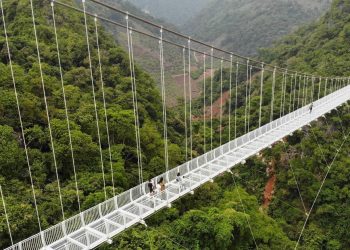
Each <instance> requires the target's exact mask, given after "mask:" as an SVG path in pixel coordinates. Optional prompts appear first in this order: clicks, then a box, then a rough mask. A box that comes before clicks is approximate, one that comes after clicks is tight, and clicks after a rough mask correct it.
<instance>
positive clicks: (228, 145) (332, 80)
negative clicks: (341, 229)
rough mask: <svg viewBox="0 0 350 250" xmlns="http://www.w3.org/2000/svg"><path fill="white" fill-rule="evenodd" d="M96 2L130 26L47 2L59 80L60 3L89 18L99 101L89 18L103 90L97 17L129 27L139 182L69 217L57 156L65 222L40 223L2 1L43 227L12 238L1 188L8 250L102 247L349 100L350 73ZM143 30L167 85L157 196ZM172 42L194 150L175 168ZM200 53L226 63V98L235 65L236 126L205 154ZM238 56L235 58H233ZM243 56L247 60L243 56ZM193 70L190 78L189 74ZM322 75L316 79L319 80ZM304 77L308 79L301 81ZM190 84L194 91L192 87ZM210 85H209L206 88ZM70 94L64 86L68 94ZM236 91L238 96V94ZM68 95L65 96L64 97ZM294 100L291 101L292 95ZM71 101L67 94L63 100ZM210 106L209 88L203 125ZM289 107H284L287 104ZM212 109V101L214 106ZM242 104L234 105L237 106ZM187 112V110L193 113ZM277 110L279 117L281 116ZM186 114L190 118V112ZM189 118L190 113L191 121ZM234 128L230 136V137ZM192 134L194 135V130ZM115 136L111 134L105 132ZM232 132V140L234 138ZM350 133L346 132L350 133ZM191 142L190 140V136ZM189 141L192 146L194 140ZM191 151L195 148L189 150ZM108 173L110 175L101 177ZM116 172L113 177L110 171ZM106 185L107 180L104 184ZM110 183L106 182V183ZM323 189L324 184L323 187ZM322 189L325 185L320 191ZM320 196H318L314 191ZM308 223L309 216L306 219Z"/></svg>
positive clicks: (232, 93) (163, 93)
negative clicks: (256, 86) (144, 133)
mask: <svg viewBox="0 0 350 250" xmlns="http://www.w3.org/2000/svg"><path fill="white" fill-rule="evenodd" d="M91 2H94V3H95V4H98V5H100V6H103V7H106V8H109V9H111V10H113V11H116V12H118V13H121V14H123V15H125V24H121V23H118V22H116V21H114V20H111V19H108V18H105V17H103V16H98V15H95V14H92V13H89V12H87V11H86V5H85V4H86V3H85V1H84V0H83V1H82V8H79V7H76V6H72V5H69V4H66V3H63V2H59V1H55V2H51V3H47V4H48V5H50V6H51V7H50V9H51V11H52V18H53V30H54V31H55V38H56V39H55V42H56V47H57V56H58V57H57V63H58V66H59V68H60V75H61V80H62V81H61V83H62V90H63V91H64V83H63V74H62V66H61V59H60V45H59V42H58V39H57V37H58V34H57V28H56V22H55V11H54V10H55V5H59V6H60V7H62V8H69V9H72V10H74V11H76V12H79V13H81V14H83V15H84V22H85V27H86V30H85V34H86V41H87V50H88V51H87V54H88V58H89V67H90V73H91V75H90V77H91V83H92V91H93V96H94V100H95V93H94V89H95V82H94V81H95V79H94V76H93V73H92V68H93V64H92V62H91V48H90V46H89V44H90V43H89V36H91V33H90V32H89V31H88V24H87V23H88V22H89V21H91V20H90V18H92V19H93V22H94V24H95V28H96V29H95V35H96V41H97V44H96V47H97V53H98V58H99V65H98V68H99V71H100V77H101V82H102V91H103V74H102V72H103V69H102V65H101V56H100V48H99V39H98V38H99V37H98V28H97V27H98V26H97V22H98V20H100V21H101V22H107V23H111V24H114V25H117V26H119V27H122V28H124V29H125V32H126V35H127V41H128V44H127V45H128V55H129V63H130V71H131V72H130V84H131V86H132V94H133V95H132V98H133V106H134V118H135V137H136V138H135V139H136V145H137V156H138V167H139V182H140V184H139V185H138V186H136V187H134V188H132V189H130V190H127V191H125V192H123V193H120V194H115V195H114V197H112V198H109V199H107V198H106V200H105V201H104V202H102V203H100V204H98V205H96V206H94V207H91V208H89V209H87V210H85V211H81V210H80V211H79V213H78V214H77V215H75V216H73V217H70V218H66V217H65V211H64V209H63V204H62V203H63V201H62V196H61V193H60V192H61V191H60V188H61V186H60V176H59V171H58V169H57V164H56V162H55V163H54V165H55V170H56V178H57V183H58V191H59V197H60V205H61V208H62V218H63V220H62V222H61V223H59V224H57V225H54V226H52V227H49V228H47V229H42V225H41V224H40V214H39V211H38V208H37V200H36V191H35V189H34V183H33V179H32V170H31V165H30V162H29V159H28V151H27V150H28V149H27V148H26V143H25V136H24V127H23V121H22V116H21V109H20V102H19V100H18V95H17V88H16V75H15V73H14V70H13V68H12V61H11V47H10V43H9V37H8V32H7V23H6V20H5V13H4V8H3V4H2V0H0V3H1V15H2V22H3V28H4V34H5V41H6V49H7V55H8V59H9V66H10V68H11V77H12V80H13V86H14V91H15V94H16V98H17V108H18V115H19V122H20V125H21V129H22V131H21V132H22V138H23V140H24V147H25V152H26V156H27V164H28V172H29V176H30V179H31V186H32V193H33V200H34V206H35V209H36V215H37V217H38V224H39V229H40V231H39V232H38V233H37V234H36V235H33V236H31V237H30V238H27V239H24V240H22V241H20V242H17V243H15V242H13V239H12V233H11V226H10V224H11V221H10V220H9V217H8V215H7V212H6V197H5V195H4V194H3V192H2V189H1V186H0V191H1V192H0V193H1V198H2V205H3V208H4V212H5V218H6V222H7V225H8V231H9V236H10V238H11V243H12V245H11V246H9V247H8V248H6V249H7V250H34V249H55V250H61V249H62V250H63V249H72V250H75V249H77V250H78V249H93V248H96V247H98V246H100V245H101V244H103V243H111V242H112V239H113V237H115V236H116V235H118V234H119V233H121V232H123V231H124V230H126V229H127V228H129V227H132V226H133V225H135V224H139V223H141V224H145V219H146V218H147V217H149V216H151V215H152V214H154V213H156V212H157V211H158V210H160V209H163V208H166V207H170V206H171V204H172V203H173V202H174V201H176V200H177V199H179V198H181V197H183V196H185V195H187V194H193V192H194V190H195V189H196V188H198V187H200V186H201V185H203V184H204V183H206V182H210V181H213V180H214V178H215V177H217V176H219V175H221V174H223V173H225V172H228V173H231V174H232V172H231V169H232V168H234V167H235V166H237V165H239V164H245V161H246V159H248V158H249V157H252V156H254V155H256V154H259V152H261V151H262V150H263V149H265V148H267V147H271V146H272V145H273V144H275V143H277V142H279V141H281V140H283V138H284V137H286V136H289V135H291V134H293V132H295V131H296V130H298V129H300V128H302V127H304V126H306V125H310V123H311V122H312V121H315V120H317V119H319V118H320V117H324V116H325V114H327V113H329V112H331V111H332V110H334V109H337V107H339V106H341V105H343V104H344V103H347V102H348V101H349V99H350V85H349V78H347V77H332V76H329V77H322V76H313V75H309V74H306V73H300V72H293V71H290V70H287V69H285V68H281V67H277V66H273V65H269V64H265V63H263V62H259V61H255V60H252V59H249V58H246V57H243V56H240V55H237V54H234V53H231V52H228V51H225V50H222V49H220V48H215V47H213V46H211V45H208V44H206V43H203V42H201V41H198V40H194V39H192V38H190V37H188V36H184V35H182V34H180V33H177V32H175V31H172V30H170V29H166V28H164V27H162V26H159V25H157V24H154V23H151V22H149V21H147V20H143V19H142V18H140V17H137V16H134V15H131V14H129V13H127V12H123V11H122V10H119V9H116V8H115V7H113V6H110V5H107V4H105V3H101V2H99V1H95V0H91ZM30 6H31V15H32V21H33V31H34V34H35V39H36V41H35V42H36V46H37V58H38V62H39V65H40V73H41V80H42V87H43V93H44V100H45V105H46V112H47V119H48V121H47V122H48V129H49V131H50V141H51V144H52V153H53V159H54V160H55V151H54V143H53V137H52V133H51V128H50V118H49V117H50V115H49V110H48V105H47V102H46V93H45V81H44V77H43V72H42V69H41V55H40V47H39V41H38V36H37V31H36V22H35V10H34V8H33V3H32V0H30ZM130 19H135V20H137V21H140V22H143V23H145V24H148V25H151V26H153V27H156V28H159V36H158V37H157V36H154V35H152V34H148V33H144V32H143V31H138V30H135V29H132V28H131V27H130V26H129V20H130ZM135 32H138V33H139V34H142V35H144V36H148V37H153V38H154V39H156V41H157V42H158V45H159V56H160V57H159V59H160V60H159V62H160V86H161V96H162V107H163V125H164V128H163V129H164V131H163V132H164V134H163V135H164V157H165V172H164V173H162V174H161V175H159V176H156V177H154V178H153V179H152V182H153V183H158V182H159V180H161V179H164V181H165V185H166V188H165V190H164V191H162V192H157V193H155V194H150V193H149V189H148V187H147V184H148V183H147V182H144V180H143V176H142V161H141V159H142V156H141V153H142V148H141V143H140V140H141V137H140V123H139V115H138V104H137V102H138V100H137V84H136V80H135V79H136V75H135V59H134V51H133V33H135ZM166 32H168V33H170V34H172V35H176V36H178V37H181V38H185V39H186V41H187V44H185V45H184V44H178V43H177V42H175V41H171V40H166V39H164V37H163V35H164V33H166ZM165 43H169V44H172V45H174V46H177V47H179V48H181V49H182V52H183V54H182V58H183V66H184V72H183V73H184V92H185V94H184V98H185V102H184V103H185V119H186V120H185V125H186V132H185V133H186V135H185V139H186V156H187V155H188V154H189V159H188V161H187V162H184V163H183V164H182V165H179V166H177V167H175V168H172V169H169V164H168V148H167V142H168V135H167V105H166V91H165V88H166V84H165V76H164V75H165V67H164V46H163V44H165ZM193 44H197V45H198V44H199V45H200V46H204V47H207V48H209V51H210V52H209V53H207V52H205V51H203V50H201V49H199V48H195V47H194V45H193ZM215 51H216V52H220V53H222V54H223V55H225V57H224V56H222V57H219V56H215V55H214V52H215ZM186 52H187V53H188V54H187V59H186V56H185V53H186ZM192 52H196V53H198V54H202V55H203V58H204V72H205V70H206V65H205V63H206V58H211V68H213V63H212V62H213V59H214V58H216V59H218V60H219V61H220V62H221V64H220V70H221V88H220V95H221V97H222V95H223V87H222V84H223V63H224V62H226V63H228V65H229V68H230V79H229V82H230V89H229V102H230V105H229V108H230V110H229V128H230V129H231V126H232V127H233V128H232V131H233V132H231V130H230V138H229V140H228V141H227V142H224V140H222V136H221V129H220V146H219V147H217V148H211V150H208V151H206V152H205V153H204V154H202V155H200V156H199V157H195V158H194V157H193V156H192V149H193V145H192V143H193V141H192V117H193V114H192V98H191V93H192V91H191V53H192ZM234 58H235V59H237V60H236V61H235V62H234V61H233V59H234ZM186 61H187V64H188V69H187V70H188V72H186ZM242 61H243V62H242ZM233 65H236V72H235V74H233V73H234V67H233ZM240 66H241V67H246V70H247V75H246V76H247V78H246V83H245V86H244V87H245V93H246V96H243V97H242V98H243V99H244V101H243V104H244V105H245V108H244V109H245V120H244V123H245V124H244V128H245V132H244V134H243V135H240V136H238V134H237V133H236V130H237V119H236V117H237V114H236V111H231V102H232V103H233V104H234V106H235V107H236V108H237V102H238V101H237V99H238V94H237V89H238V79H237V75H238V68H239V67H240ZM253 68H254V69H257V70H258V73H259V74H260V79H261V81H260V90H259V93H260V99H259V111H258V112H259V120H258V122H257V124H258V126H257V127H256V128H255V129H251V128H250V126H249V119H250V118H249V114H250V113H251V110H250V102H251V100H250V95H251V91H250V88H251V83H252V69H253ZM266 72H270V73H271V75H272V90H271V91H272V92H271V100H269V103H270V109H271V110H270V119H269V121H268V122H266V123H265V124H264V122H263V119H262V116H263V114H262V113H263V110H262V106H263V90H264V86H265V84H264V79H265V78H264V73H266ZM278 72H280V73H281V74H283V81H282V83H281V84H282V87H281V89H280V91H281V94H282V98H281V103H280V107H279V114H278V112H277V113H276V112H275V111H276V106H277V105H279V104H276V101H275V100H274V98H275V96H276V92H277V88H276V86H277V83H276V74H278ZM187 73H188V77H187V75H186V74H187ZM233 75H235V76H236V79H234V77H233ZM288 77H289V79H290V84H291V85H290V87H289V86H287V84H288V83H287V79H288ZM212 79H213V75H212V76H211V83H210V84H211V90H212V89H213V86H212V84H213V81H212ZM316 79H318V81H317V82H316ZM303 80H304V81H303ZM309 80H311V84H310V85H309ZM186 84H187V87H188V88H189V90H188V89H187V87H186ZM204 84H205V77H204ZM204 90H205V88H204ZM186 91H188V92H189V100H187V99H186V97H187V93H186ZM63 93H64V92H63ZM212 96H213V93H211V100H210V102H211V104H212V103H213V100H212ZM233 96H235V98H233ZM63 97H64V98H65V95H63ZM288 98H289V100H288ZM103 101H104V111H106V102H105V98H104V95H103ZM64 102H65V105H67V104H66V100H64ZM186 105H188V106H186ZM205 105H206V100H205V93H204V103H203V106H204V107H203V123H204V129H205V126H206V125H207V126H209V127H210V126H211V128H212V126H213V122H212V120H213V111H212V105H211V110H210V111H211V112H210V118H208V117H207V115H206V114H205V112H206V110H207V108H208V107H206V106H205ZM285 106H286V108H285ZM220 107H221V112H220V125H221V123H222V119H223V115H224V112H223V107H224V103H223V98H221V106H220ZM209 109H210V107H209ZM65 110H66V118H67V125H68V131H69V115H68V111H67V110H68V109H67V106H65ZM235 110H236V109H235ZM186 112H189V113H188V114H187V113H186ZM95 114H96V127H97V132H98V135H99V136H100V132H101V131H100V127H99V123H98V121H99V118H98V111H97V107H96V101H95ZM276 114H277V115H276ZM231 115H233V119H232V121H231V118H230V117H231ZM186 117H187V118H186ZM188 118H189V119H188ZM105 119H106V124H107V135H108V118H107V114H106V113H105ZM211 131H212V132H211V135H210V137H211V138H210V139H211V141H212V138H213V129H212V130H211ZM231 134H232V136H231ZM188 135H190V136H188ZM107 137H108V138H109V136H107ZM231 137H232V138H231ZM346 138H347V137H346ZM187 140H189V142H188V141H187ZM108 144H109V157H110V158H111V147H110V142H109V141H108ZM188 145H189V146H188ZM70 147H71V152H72V161H73V168H74V174H75V183H76V190H77V199H78V201H79V188H78V183H77V177H76V169H75V166H74V154H73V153H74V152H73V146H72V140H71V137H70ZM99 148H100V154H101V165H102V169H101V170H102V173H103V174H104V169H103V159H102V146H101V141H99ZM188 152H189V153H188ZM178 173H181V176H182V180H181V182H179V181H178V180H177V179H176V177H177V174H178ZM103 178H104V175H103ZM112 178H113V175H112ZM112 182H113V188H114V181H113V180H112ZM104 184H105V182H104ZM104 188H106V187H104ZM321 188H322V186H321ZM321 188H320V189H321ZM104 192H105V197H107V196H106V189H104ZM316 199H317V197H316ZM312 208H313V207H311V209H310V211H309V213H307V219H308V217H309V214H310V213H311V212H312ZM79 209H80V203H79ZM306 221H307V220H306Z"/></svg>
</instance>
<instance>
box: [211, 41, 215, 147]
mask: <svg viewBox="0 0 350 250" xmlns="http://www.w3.org/2000/svg"><path fill="white" fill-rule="evenodd" d="M210 55H211V57H210V71H211V72H210V150H213V81H214V49H213V48H211V51H210Z"/></svg>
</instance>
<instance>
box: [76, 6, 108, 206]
mask: <svg viewBox="0 0 350 250" xmlns="http://www.w3.org/2000/svg"><path fill="white" fill-rule="evenodd" d="M82 3H83V11H84V24H85V37H86V45H87V50H88V58H89V68H90V80H91V88H92V95H93V101H94V109H95V119H96V128H97V137H98V146H99V151H100V161H101V172H102V180H103V191H104V196H105V199H106V200H107V191H106V179H105V171H104V163H103V152H102V144H101V136H100V124H99V118H98V112H97V102H96V94H95V81H94V76H93V72H92V62H91V51H90V42H89V31H88V24H87V17H86V7H85V0H82Z"/></svg>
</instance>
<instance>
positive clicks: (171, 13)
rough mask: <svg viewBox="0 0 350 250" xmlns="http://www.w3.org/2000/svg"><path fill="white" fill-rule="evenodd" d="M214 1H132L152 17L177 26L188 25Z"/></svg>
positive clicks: (131, 0)
mask: <svg viewBox="0 0 350 250" xmlns="http://www.w3.org/2000/svg"><path fill="white" fill-rule="evenodd" d="M211 1H213V0H190V1H188V0H176V1H174V0H130V2H131V3H133V4H134V5H135V6H137V7H139V8H140V9H142V10H143V11H144V12H146V13H149V14H150V15H152V16H154V17H157V18H162V19H164V20H166V21H168V22H170V23H173V24H175V25H177V26H181V25H183V24H184V23H186V22H187V21H188V20H189V19H191V18H192V17H193V16H195V15H196V14H198V13H199V12H200V11H201V10H202V9H203V8H205V7H206V6H207V5H208V4H209V3H210V2H211Z"/></svg>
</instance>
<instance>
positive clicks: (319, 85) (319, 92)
mask: <svg viewBox="0 0 350 250" xmlns="http://www.w3.org/2000/svg"><path fill="white" fill-rule="evenodd" d="M321 84H322V77H320V82H319V83H318V94H317V100H319V99H320V94H321Z"/></svg>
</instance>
